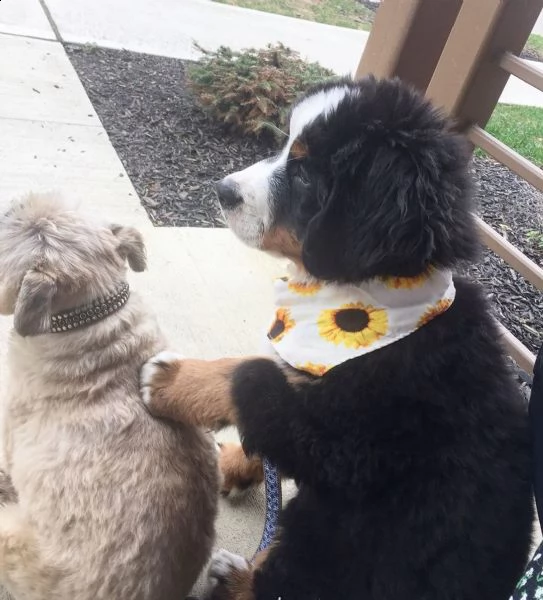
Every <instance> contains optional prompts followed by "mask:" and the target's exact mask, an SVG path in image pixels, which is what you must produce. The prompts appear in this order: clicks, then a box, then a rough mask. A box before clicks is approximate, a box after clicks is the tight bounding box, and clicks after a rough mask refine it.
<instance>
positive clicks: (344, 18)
mask: <svg viewBox="0 0 543 600" xmlns="http://www.w3.org/2000/svg"><path fill="white" fill-rule="evenodd" d="M216 1H217V2H221V3H222V4H231V5H233V6H243V7H244V8H252V9H255V10H262V11H264V12H270V13H276V14H278V15H285V16H287V17H297V18H298V19H305V20H306V21H316V22H317V23H326V24H328V25H339V26H340V27H349V28H351V29H366V30H368V29H371V23H372V17H373V13H372V12H371V10H369V9H367V8H366V7H365V6H362V5H361V4H360V3H359V2H357V1H356V0H216Z"/></svg>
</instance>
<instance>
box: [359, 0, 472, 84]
mask: <svg viewBox="0 0 543 600" xmlns="http://www.w3.org/2000/svg"><path fill="white" fill-rule="evenodd" d="M461 4H462V0H382V2H381V6H380V7H379V10H378V11H377V15H376V17H375V23H374V24H373V28H372V31H371V34H370V37H369V39H368V43H367V44H366V48H365V51H364V53H363V55H362V58H361V59H360V63H359V65H358V69H357V71H356V78H360V77H363V76H364V75H367V74H369V73H372V74H374V75H375V76H376V77H394V76H398V77H401V78H402V79H403V80H404V81H409V82H410V83H412V84H413V85H415V86H416V87H418V88H419V89H420V90H422V91H424V90H426V87H427V86H428V83H429V82H430V79H431V77H432V74H433V72H434V69H435V67H436V64H437V62H438V60H439V57H440V55H441V52H442V50H443V47H444V46H445V43H446V41H447V38H448V36H449V32H450V30H451V28H452V26H453V24H454V21H455V19H456V16H457V14H458V11H459V10H460V6H461Z"/></svg>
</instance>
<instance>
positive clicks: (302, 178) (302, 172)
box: [294, 164, 309, 187]
mask: <svg viewBox="0 0 543 600" xmlns="http://www.w3.org/2000/svg"><path fill="white" fill-rule="evenodd" d="M294 178H295V179H297V180H298V181H299V182H300V183H301V184H302V185H304V186H306V187H307V186H309V174H308V172H307V171H306V169H305V167H304V166H303V165H302V164H300V165H299V166H298V169H297V171H296V174H295V175H294Z"/></svg>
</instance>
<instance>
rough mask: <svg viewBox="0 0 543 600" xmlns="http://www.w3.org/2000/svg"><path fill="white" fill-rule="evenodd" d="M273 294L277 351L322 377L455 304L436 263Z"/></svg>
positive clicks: (279, 284)
mask: <svg viewBox="0 0 543 600" xmlns="http://www.w3.org/2000/svg"><path fill="white" fill-rule="evenodd" d="M275 293H276V307H277V309H276V312H275V316H274V319H273V323H272V325H271V327H270V329H269V331H268V338H269V340H270V342H271V345H272V347H273V350H274V351H275V353H277V354H278V355H279V357H280V358H281V359H282V360H284V361H285V362H286V363H288V364H289V365H291V366H292V367H294V368H296V369H299V370H301V371H305V372H307V373H311V374H312V375H315V376H318V377H320V376H323V375H325V374H326V373H327V372H328V371H329V370H330V369H332V368H334V367H336V366H337V365H340V364H341V363H344V362H346V361H348V360H351V359H353V358H356V357H357V356H361V355H363V354H366V353H368V352H372V351H373V350H377V349H379V348H383V347H384V346H387V345H388V344H392V343H394V342H396V341H398V340H400V339H402V338H404V337H405V336H407V335H409V334H411V333H413V331H415V330H416V329H418V328H420V327H423V326H425V325H426V324H427V323H429V322H430V321H431V320H432V319H434V318H435V317H437V316H438V315H440V314H441V313H443V312H444V311H446V310H447V309H448V308H449V307H450V306H451V304H452V303H453V301H454V297H455V293H456V292H455V288H454V283H453V279H452V274H451V273H450V271H442V270H438V269H436V268H433V267H432V268H430V269H428V270H427V272H426V273H425V274H424V275H421V276H420V277H419V278H409V283H407V282H406V281H400V280H399V279H398V280H397V281H394V282H391V281H390V280H386V281H385V280H382V279H379V278H375V279H372V280H370V281H367V282H364V283H362V284H358V285H353V284H337V283H332V282H312V281H311V280H309V281H308V280H307V278H299V279H297V278H295V277H294V278H289V279H286V280H283V279H279V280H277V281H276V282H275ZM541 600H543V598H542V599H541Z"/></svg>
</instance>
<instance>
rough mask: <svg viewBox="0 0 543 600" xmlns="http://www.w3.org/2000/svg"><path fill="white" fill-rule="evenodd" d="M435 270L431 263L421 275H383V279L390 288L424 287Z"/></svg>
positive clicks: (410, 288)
mask: <svg viewBox="0 0 543 600" xmlns="http://www.w3.org/2000/svg"><path fill="white" fill-rule="evenodd" d="M434 271H435V267H433V266H432V265H430V266H429V267H428V268H427V269H426V270H425V271H423V272H422V273H421V274H420V275H415V276H414V277H382V278H381V281H382V282H383V283H384V284H385V285H386V286H387V287H389V288H391V289H395V290H413V289H415V288H419V287H422V286H423V285H424V284H425V283H426V282H427V281H428V279H429V278H430V277H431V276H432V273H433V272H434Z"/></svg>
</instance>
